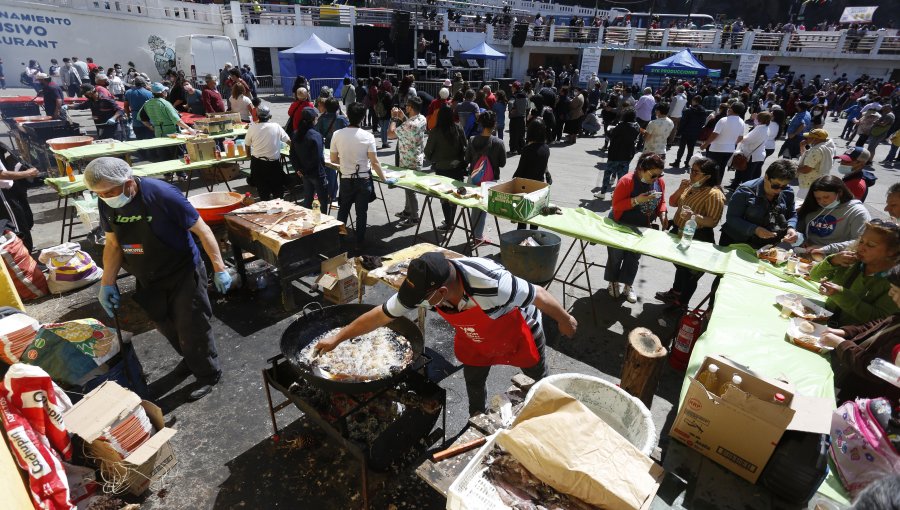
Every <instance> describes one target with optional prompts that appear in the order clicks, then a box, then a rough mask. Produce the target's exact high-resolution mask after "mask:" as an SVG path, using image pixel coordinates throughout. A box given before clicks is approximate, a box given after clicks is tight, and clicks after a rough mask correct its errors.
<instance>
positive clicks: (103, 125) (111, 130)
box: [71, 84, 125, 140]
mask: <svg viewBox="0 0 900 510" xmlns="http://www.w3.org/2000/svg"><path fill="white" fill-rule="evenodd" d="M81 95H83V96H84V97H85V98H87V101H84V102H82V103H80V104H76V105H74V106H72V107H71V109H73V110H87V109H88V108H90V110H91V116H92V117H93V119H94V125H95V126H96V128H97V138H98V139H100V140H103V139H107V138H115V137H116V132H117V131H118V129H119V120H120V119H122V118H123V117H124V116H125V111H124V110H122V108H121V107H120V106H119V103H117V102H116V98H114V97H112V96H111V95H109V92H107V93H106V94H105V95H102V94H100V93H99V92H97V89H95V88H94V86H93V85H88V84H82V85H81Z"/></svg>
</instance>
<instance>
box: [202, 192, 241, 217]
mask: <svg viewBox="0 0 900 510" xmlns="http://www.w3.org/2000/svg"><path fill="white" fill-rule="evenodd" d="M243 199H244V196H243V195H241V194H240V193H235V192H233V191H214V192H212V193H203V194H200V195H194V196H192V197H188V201H189V202H190V203H191V205H193V206H194V207H195V208H196V209H197V212H198V213H200V217H201V218H203V221H205V222H207V223H221V222H223V221H225V214H227V213H230V212H231V211H233V210H235V209H238V208H240V207H243V204H242V203H241V202H242V200H243Z"/></svg>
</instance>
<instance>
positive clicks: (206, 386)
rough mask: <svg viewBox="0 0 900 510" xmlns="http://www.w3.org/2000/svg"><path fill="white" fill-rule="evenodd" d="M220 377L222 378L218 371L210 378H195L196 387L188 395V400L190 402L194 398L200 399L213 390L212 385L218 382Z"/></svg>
mask: <svg viewBox="0 0 900 510" xmlns="http://www.w3.org/2000/svg"><path fill="white" fill-rule="evenodd" d="M221 378H222V372H219V373H218V374H216V375H215V376H213V377H212V378H208V379H197V383H196V384H197V385H198V387H197V389H195V390H194V391H192V392H191V393H190V394H189V395H188V400H189V401H191V402H194V401H196V400H200V399H201V398H203V397H205V396H207V395H209V394H210V393H211V392H212V390H213V386H215V385H216V384H219V380H220V379H221Z"/></svg>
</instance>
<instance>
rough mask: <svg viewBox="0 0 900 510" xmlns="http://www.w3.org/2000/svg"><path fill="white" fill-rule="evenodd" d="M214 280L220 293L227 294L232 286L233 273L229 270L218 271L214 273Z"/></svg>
mask: <svg viewBox="0 0 900 510" xmlns="http://www.w3.org/2000/svg"><path fill="white" fill-rule="evenodd" d="M213 282H214V283H215V284H216V290H217V291H219V293H220V294H225V293H226V292H228V289H229V288H230V287H231V275H230V274H228V271H218V272H216V274H214V275H213Z"/></svg>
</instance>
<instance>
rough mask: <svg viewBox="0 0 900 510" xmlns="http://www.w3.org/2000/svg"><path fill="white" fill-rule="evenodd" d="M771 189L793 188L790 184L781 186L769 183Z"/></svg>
mask: <svg viewBox="0 0 900 510" xmlns="http://www.w3.org/2000/svg"><path fill="white" fill-rule="evenodd" d="M769 187H770V188H772V189H775V190H779V189H785V188H789V187H791V185H790V184H789V183H784V184H779V183H777V182H772V181H769Z"/></svg>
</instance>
